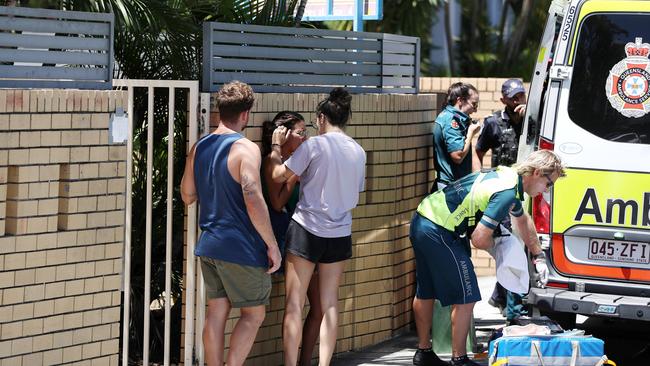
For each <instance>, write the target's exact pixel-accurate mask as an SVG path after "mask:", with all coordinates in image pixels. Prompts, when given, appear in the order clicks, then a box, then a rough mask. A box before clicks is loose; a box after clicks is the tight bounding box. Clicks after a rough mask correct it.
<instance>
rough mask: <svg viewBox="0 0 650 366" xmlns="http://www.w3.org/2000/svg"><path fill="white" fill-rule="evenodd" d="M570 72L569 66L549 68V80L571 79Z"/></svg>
mask: <svg viewBox="0 0 650 366" xmlns="http://www.w3.org/2000/svg"><path fill="white" fill-rule="evenodd" d="M572 70H573V67H571V66H551V71H550V76H551V79H556V80H566V79H568V78H570V77H571V71H572Z"/></svg>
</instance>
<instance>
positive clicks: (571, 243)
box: [519, 0, 650, 326]
mask: <svg viewBox="0 0 650 366" xmlns="http://www.w3.org/2000/svg"><path fill="white" fill-rule="evenodd" d="M649 55H650V1H625V0H619V1H611V0H610V1H605V0H574V1H557V0H556V1H554V2H553V3H552V5H551V8H550V10H549V19H548V22H547V26H546V29H545V32H544V35H543V37H542V44H541V47H540V52H539V57H538V60H537V65H536V68H535V73H534V75H533V79H532V82H531V90H530V92H529V101H528V110H527V115H526V118H525V121H524V123H525V124H524V127H523V128H524V129H523V135H522V138H521V140H520V149H519V159H520V160H521V159H522V158H523V157H525V156H526V155H527V154H529V153H530V152H531V151H532V150H534V149H540V148H541V149H544V148H545V149H552V150H554V151H555V152H556V153H557V154H559V155H560V156H561V158H562V159H563V161H564V162H566V164H567V167H568V169H567V177H566V178H563V179H560V180H558V182H556V184H555V186H554V187H553V189H552V191H551V192H550V193H549V194H546V195H544V196H543V197H539V198H537V199H535V200H533V203H532V205H533V206H532V214H533V219H534V221H535V225H536V227H537V230H538V232H539V233H540V237H541V239H542V244H543V246H544V247H545V250H546V251H547V255H548V258H549V267H550V268H551V276H550V280H549V284H548V286H547V288H545V289H542V288H531V291H530V293H529V295H528V302H529V303H531V304H533V305H535V306H536V307H537V308H538V309H539V310H541V311H542V312H543V313H547V314H549V315H551V316H552V317H554V318H556V319H557V320H560V322H561V323H562V324H564V325H565V326H566V325H568V326H571V325H572V324H574V323H575V314H584V315H590V316H591V315H598V316H606V317H616V318H625V319H638V320H644V321H650V59H649V58H648V56H649Z"/></svg>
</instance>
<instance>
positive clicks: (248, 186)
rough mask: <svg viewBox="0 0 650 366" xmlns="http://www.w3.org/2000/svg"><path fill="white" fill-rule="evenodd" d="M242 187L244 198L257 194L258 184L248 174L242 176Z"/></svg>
mask: <svg viewBox="0 0 650 366" xmlns="http://www.w3.org/2000/svg"><path fill="white" fill-rule="evenodd" d="M241 186H242V191H243V192H244V196H252V195H254V194H255V193H256V192H257V182H256V181H255V180H254V179H253V178H252V177H250V176H249V175H248V174H242V176H241Z"/></svg>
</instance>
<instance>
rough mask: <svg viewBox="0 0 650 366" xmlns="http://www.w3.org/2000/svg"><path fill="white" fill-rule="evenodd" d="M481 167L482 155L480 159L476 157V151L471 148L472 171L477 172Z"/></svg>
mask: <svg viewBox="0 0 650 366" xmlns="http://www.w3.org/2000/svg"><path fill="white" fill-rule="evenodd" d="M481 168H483V157H481V159H479V158H478V151H477V150H476V149H472V172H478V171H479V170H481Z"/></svg>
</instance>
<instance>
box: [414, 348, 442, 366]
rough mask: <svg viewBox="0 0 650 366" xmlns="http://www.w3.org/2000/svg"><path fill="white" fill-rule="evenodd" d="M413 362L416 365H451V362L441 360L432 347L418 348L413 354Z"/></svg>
mask: <svg viewBox="0 0 650 366" xmlns="http://www.w3.org/2000/svg"><path fill="white" fill-rule="evenodd" d="M413 364H414V365H415V366H449V363H447V362H445V361H443V360H441V359H440V358H439V357H438V355H436V353H435V352H433V350H432V349H431V348H428V349H420V348H418V350H417V351H415V355H413Z"/></svg>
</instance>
